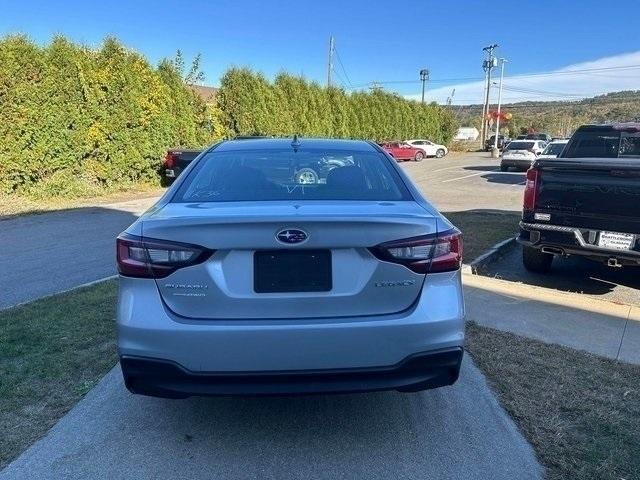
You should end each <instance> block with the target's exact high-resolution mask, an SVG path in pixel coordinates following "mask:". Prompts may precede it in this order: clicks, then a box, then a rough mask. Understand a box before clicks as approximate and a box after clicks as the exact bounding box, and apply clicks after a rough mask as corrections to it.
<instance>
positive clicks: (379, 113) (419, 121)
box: [217, 68, 457, 143]
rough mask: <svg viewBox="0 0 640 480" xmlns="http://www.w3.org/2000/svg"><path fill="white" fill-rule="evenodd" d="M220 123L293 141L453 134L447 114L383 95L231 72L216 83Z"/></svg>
mask: <svg viewBox="0 0 640 480" xmlns="http://www.w3.org/2000/svg"><path fill="white" fill-rule="evenodd" d="M217 99H218V104H219V107H220V115H221V117H220V120H221V122H222V125H223V128H225V129H226V130H227V131H228V132H230V134H231V135H276V136H281V135H292V134H298V135H302V136H319V137H337V138H360V139H368V140H374V141H378V142H380V141H384V140H393V139H396V140H400V139H408V138H428V139H431V140H433V141H436V142H441V143H448V142H449V141H450V140H451V139H452V138H453V135H454V134H455V132H456V130H457V123H456V121H455V116H454V115H453V114H452V112H450V111H447V110H445V109H443V108H442V107H440V106H439V105H437V104H435V103H432V104H426V105H423V104H420V103H418V102H414V101H410V100H407V99H405V98H403V97H401V96H399V95H397V94H393V93H389V92H385V91H383V90H379V89H378V90H373V91H371V92H353V93H351V94H348V93H347V92H345V91H344V90H343V89H341V88H336V87H328V88H326V87H322V86H320V85H319V84H318V83H316V82H313V81H308V80H306V79H304V78H301V77H297V76H293V75H290V74H288V73H280V74H278V75H277V76H276V77H275V79H274V81H272V82H270V81H268V80H267V79H266V78H265V76H264V75H262V74H261V73H258V72H254V71H252V70H250V69H248V68H232V69H230V70H228V71H227V72H226V73H225V74H224V76H223V77H222V79H221V81H220V90H219V92H218V96H217Z"/></svg>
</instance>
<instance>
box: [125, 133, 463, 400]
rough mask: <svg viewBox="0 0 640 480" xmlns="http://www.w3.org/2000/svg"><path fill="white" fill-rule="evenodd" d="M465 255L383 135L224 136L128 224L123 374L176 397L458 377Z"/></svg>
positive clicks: (137, 386) (134, 383) (414, 385)
mask: <svg viewBox="0 0 640 480" xmlns="http://www.w3.org/2000/svg"><path fill="white" fill-rule="evenodd" d="M461 261H462V238H461V234H460V232H459V231H458V230H457V229H456V228H455V227H454V226H453V225H452V224H451V223H450V222H449V221H448V220H447V219H446V218H444V217H443V216H442V215H441V214H440V213H438V211H437V210H436V209H435V208H434V207H433V206H432V205H431V204H429V203H428V202H427V201H426V200H425V199H424V198H423V196H422V195H421V193H420V192H419V190H418V189H417V188H416V187H415V186H414V185H413V183H412V182H411V180H409V178H408V177H407V176H406V175H405V174H404V172H403V171H402V169H401V168H399V167H398V165H397V164H396V162H395V161H394V160H393V159H392V158H391V157H389V156H388V155H387V154H385V153H384V151H382V150H381V149H380V147H378V146H377V145H376V144H374V143H370V142H365V141H352V140H331V139H307V138H303V139H298V138H296V137H294V138H293V139H291V138H289V139H284V138H280V139H241V140H231V141H225V142H221V143H218V144H216V145H214V146H213V147H211V148H209V149H208V150H206V151H204V152H203V153H202V154H200V155H199V156H198V157H197V158H196V159H195V160H194V161H193V162H192V163H191V164H190V165H189V167H187V169H186V170H185V171H184V172H183V173H182V175H181V176H180V177H179V178H178V179H177V180H176V182H175V183H174V184H173V185H172V187H171V188H170V189H169V190H168V191H167V192H166V194H165V195H164V196H163V197H162V198H161V199H160V200H159V201H158V203H157V204H156V205H154V206H153V207H152V208H151V209H150V210H149V211H147V212H146V213H145V214H144V215H142V216H141V217H140V218H139V219H138V220H137V221H136V222H135V223H133V225H131V226H130V227H129V228H127V229H126V230H125V231H124V232H123V233H122V234H120V236H118V239H117V263H118V270H119V273H120V293H119V303H118V320H117V321H118V353H119V356H120V364H121V367H122V373H123V375H124V381H125V385H126V386H127V388H128V389H129V390H130V391H131V392H133V393H138V394H143V395H152V396H159V397H168V398H185V397H188V396H191V395H262V394H265V395H274V394H306V393H320V392H331V393H339V392H364V391H375V390H399V391H405V392H414V391H418V390H424V389H428V388H436V387H441V386H445V385H451V384H453V383H454V382H455V381H456V380H457V378H458V373H459V370H460V363H461V361H462V354H463V350H462V346H463V339H464V303H463V297H462V286H461V277H460V266H461Z"/></svg>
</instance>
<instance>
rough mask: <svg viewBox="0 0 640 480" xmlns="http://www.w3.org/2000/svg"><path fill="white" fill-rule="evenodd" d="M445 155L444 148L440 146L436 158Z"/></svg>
mask: <svg viewBox="0 0 640 480" xmlns="http://www.w3.org/2000/svg"><path fill="white" fill-rule="evenodd" d="M442 157H444V150H443V149H441V148H439V149H438V150H436V158H442Z"/></svg>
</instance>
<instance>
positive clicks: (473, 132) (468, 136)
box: [453, 127, 480, 141]
mask: <svg viewBox="0 0 640 480" xmlns="http://www.w3.org/2000/svg"><path fill="white" fill-rule="evenodd" d="M479 136H480V132H479V131H478V129H477V128H476V127H460V128H459V129H458V132H457V133H456V135H455V137H453V139H454V140H462V141H464V140H477V139H478V137H479Z"/></svg>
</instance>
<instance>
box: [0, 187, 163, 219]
mask: <svg viewBox="0 0 640 480" xmlns="http://www.w3.org/2000/svg"><path fill="white" fill-rule="evenodd" d="M162 193H164V189H163V188H160V187H158V186H154V185H146V184H139V185H136V186H135V187H131V188H129V189H127V190H122V191H116V192H111V193H105V194H103V195H99V196H97V197H77V198H67V197H52V198H49V199H38V198H32V197H28V196H24V195H7V194H3V193H0V220H2V219H5V218H11V217H15V216H18V215H27V214H33V213H43V212H50V211H53V210H64V209H68V208H78V207H87V206H93V205H100V204H104V203H113V202H120V201H126V200H133V199H137V198H143V197H149V196H154V195H158V196H159V195H162Z"/></svg>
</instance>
